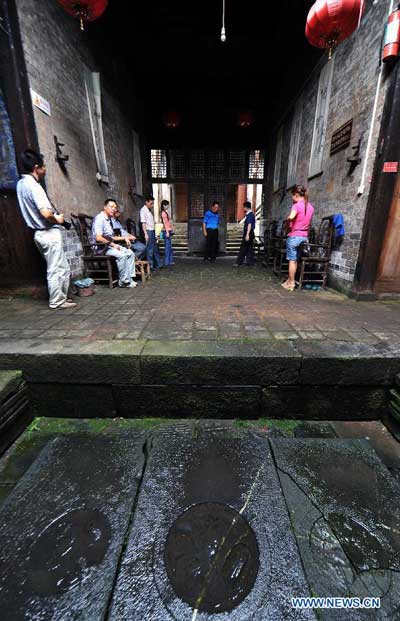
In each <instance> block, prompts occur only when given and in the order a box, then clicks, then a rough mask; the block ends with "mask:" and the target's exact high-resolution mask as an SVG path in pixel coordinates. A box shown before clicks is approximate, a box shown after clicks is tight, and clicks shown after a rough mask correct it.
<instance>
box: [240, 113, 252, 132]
mask: <svg viewBox="0 0 400 621" xmlns="http://www.w3.org/2000/svg"><path fill="white" fill-rule="evenodd" d="M237 124H238V125H239V127H241V128H246V127H250V125H252V124H253V115H252V113H251V112H249V111H248V110H245V111H242V112H239V114H238V117H237Z"/></svg>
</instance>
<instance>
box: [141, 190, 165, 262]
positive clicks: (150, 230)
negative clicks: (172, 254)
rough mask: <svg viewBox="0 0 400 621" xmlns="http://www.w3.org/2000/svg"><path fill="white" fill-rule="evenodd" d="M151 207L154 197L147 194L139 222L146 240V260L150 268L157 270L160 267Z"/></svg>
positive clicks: (152, 206)
mask: <svg viewBox="0 0 400 621" xmlns="http://www.w3.org/2000/svg"><path fill="white" fill-rule="evenodd" d="M153 209H154V198H153V196H147V197H146V200H145V204H144V205H143V207H142V208H141V210H140V222H141V223H142V228H143V233H144V238H145V240H146V250H147V260H148V262H149V263H150V268H151V269H152V270H157V269H159V268H161V259H160V254H159V252H158V246H157V241H156V234H155V230H154V228H155V226H154V216H153V213H152V210H153Z"/></svg>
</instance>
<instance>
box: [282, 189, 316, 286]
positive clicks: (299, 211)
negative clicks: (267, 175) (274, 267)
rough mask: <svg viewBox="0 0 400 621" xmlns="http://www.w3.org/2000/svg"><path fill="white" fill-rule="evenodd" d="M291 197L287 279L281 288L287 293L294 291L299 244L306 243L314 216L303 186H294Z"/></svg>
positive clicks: (287, 245)
mask: <svg viewBox="0 0 400 621" xmlns="http://www.w3.org/2000/svg"><path fill="white" fill-rule="evenodd" d="M292 196H293V201H294V202H293V206H292V210H291V212H290V214H289V216H288V218H287V219H288V222H289V233H288V236H287V240H286V258H287V260H288V261H289V278H288V279H287V280H286V281H285V282H283V283H282V287H283V288H284V289H288V291H294V288H295V277H296V272H297V262H298V260H299V248H300V244H301V243H303V242H307V241H308V232H309V230H310V225H311V221H312V218H313V215H314V207H313V206H312V205H311V203H310V202H309V201H308V192H307V189H306V188H305V187H304V185H295V186H294V188H293V190H292Z"/></svg>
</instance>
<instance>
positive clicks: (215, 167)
mask: <svg viewBox="0 0 400 621" xmlns="http://www.w3.org/2000/svg"><path fill="white" fill-rule="evenodd" d="M207 172H208V178H209V179H213V180H215V181H219V180H222V179H225V177H226V171H225V153H224V151H210V152H209V153H208V159H207Z"/></svg>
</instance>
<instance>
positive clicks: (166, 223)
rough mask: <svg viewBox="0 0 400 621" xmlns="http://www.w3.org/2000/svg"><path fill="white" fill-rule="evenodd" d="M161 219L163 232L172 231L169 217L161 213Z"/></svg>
mask: <svg viewBox="0 0 400 621" xmlns="http://www.w3.org/2000/svg"><path fill="white" fill-rule="evenodd" d="M161 218H162V221H163V224H164V230H165V231H172V222H171V220H170V219H169V215H168V214H167V212H166V211H162V212H161Z"/></svg>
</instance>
